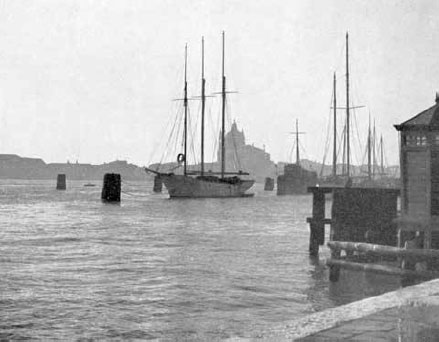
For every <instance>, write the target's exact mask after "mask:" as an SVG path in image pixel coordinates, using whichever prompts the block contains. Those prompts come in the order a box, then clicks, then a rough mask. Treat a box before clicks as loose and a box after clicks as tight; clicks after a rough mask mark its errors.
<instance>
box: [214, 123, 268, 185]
mask: <svg viewBox="0 0 439 342" xmlns="http://www.w3.org/2000/svg"><path fill="white" fill-rule="evenodd" d="M224 146H225V149H226V153H225V162H226V171H239V170H242V171H246V172H249V173H250V175H251V176H253V177H255V178H256V180H257V181H263V180H264V179H265V177H270V176H271V177H273V176H274V175H275V173H276V167H275V164H274V163H273V162H272V161H271V160H270V154H269V153H267V152H265V150H264V149H261V148H258V147H255V146H254V145H246V143H245V135H244V131H243V130H242V131H239V130H238V126H237V125H236V122H233V124H232V127H231V129H230V131H229V132H228V133H227V134H226V135H225V137H224ZM217 158H218V159H217V160H218V162H219V163H220V162H221V138H220V140H219V148H218V154H217Z"/></svg>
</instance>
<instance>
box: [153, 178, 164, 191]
mask: <svg viewBox="0 0 439 342" xmlns="http://www.w3.org/2000/svg"><path fill="white" fill-rule="evenodd" d="M162 188H163V182H162V179H161V178H160V175H155V177H154V187H153V188H152V191H154V192H162Z"/></svg>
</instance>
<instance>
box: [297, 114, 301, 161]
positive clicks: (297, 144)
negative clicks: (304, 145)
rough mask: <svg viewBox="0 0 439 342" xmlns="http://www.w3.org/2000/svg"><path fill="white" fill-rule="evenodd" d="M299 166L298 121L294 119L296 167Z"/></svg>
mask: <svg viewBox="0 0 439 342" xmlns="http://www.w3.org/2000/svg"><path fill="white" fill-rule="evenodd" d="M299 164H300V157H299V120H297V119H296V165H299Z"/></svg>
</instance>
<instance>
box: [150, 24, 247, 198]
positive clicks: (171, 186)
mask: <svg viewBox="0 0 439 342" xmlns="http://www.w3.org/2000/svg"><path fill="white" fill-rule="evenodd" d="M224 39H225V38H224V32H223V33H222V90H221V96H222V111H221V112H222V115H221V123H222V127H221V171H220V172H211V171H208V172H205V170H204V111H205V100H206V95H205V83H206V80H205V78H204V39H202V68H201V169H200V170H199V171H189V170H188V168H187V157H186V156H187V145H188V141H187V140H188V139H187V136H188V134H187V133H188V120H187V117H188V94H187V75H186V73H187V47H186V48H185V71H184V75H185V76H184V99H183V105H184V133H183V138H184V144H183V145H184V152H183V153H180V154H179V155H178V157H177V160H178V162H179V163H182V164H183V174H174V173H172V172H171V173H163V172H157V171H155V170H151V169H148V168H146V170H147V171H149V172H152V173H155V174H156V175H159V176H160V178H161V180H162V182H163V184H164V185H165V187H166V188H167V190H168V193H169V196H170V197H171V198H203V197H204V198H209V197H247V196H252V195H253V194H247V193H246V191H247V190H249V189H250V188H251V187H252V186H253V184H254V182H255V181H254V180H252V179H243V178H242V176H248V175H249V174H248V173H246V172H242V171H239V172H226V165H225V144H224V135H225V133H224V132H225V108H226V94H227V92H226V76H225V73H224V47H225V42H224Z"/></svg>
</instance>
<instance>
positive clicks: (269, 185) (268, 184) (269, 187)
mask: <svg viewBox="0 0 439 342" xmlns="http://www.w3.org/2000/svg"><path fill="white" fill-rule="evenodd" d="M273 189H274V179H273V178H270V177H265V184H264V190H265V191H273Z"/></svg>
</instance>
